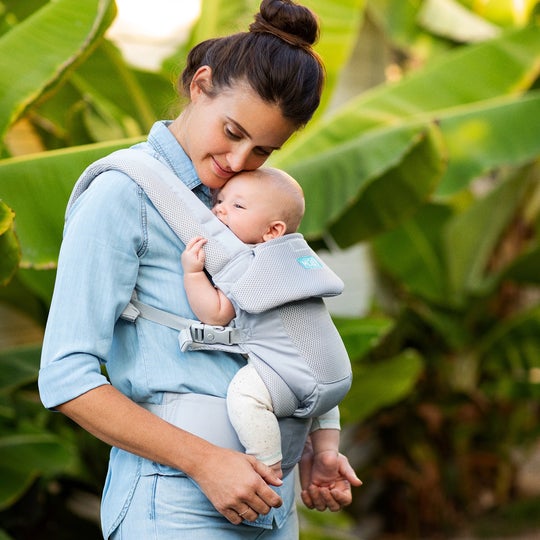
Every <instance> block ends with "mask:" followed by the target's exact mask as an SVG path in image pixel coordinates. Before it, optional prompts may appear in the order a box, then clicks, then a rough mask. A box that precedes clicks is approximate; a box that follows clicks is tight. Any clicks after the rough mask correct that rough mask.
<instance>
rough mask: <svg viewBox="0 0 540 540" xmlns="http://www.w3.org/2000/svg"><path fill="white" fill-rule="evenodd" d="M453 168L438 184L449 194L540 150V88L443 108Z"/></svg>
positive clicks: (441, 192)
mask: <svg viewBox="0 0 540 540" xmlns="http://www.w3.org/2000/svg"><path fill="white" fill-rule="evenodd" d="M440 128H441V131H442V133H443V137H444V140H445V144H446V148H447V151H448V168H447V170H446V172H445V174H444V175H443V178H442V179H441V182H440V184H439V186H438V188H437V195H439V196H441V197H444V196H447V195H451V194H453V193H455V192H457V191H459V190H460V189H462V188H464V187H466V186H467V185H468V184H469V183H470V181H471V180H472V179H474V178H477V177H478V176H481V175H483V174H485V173H488V172H490V171H491V170H493V169H495V168H497V167H500V166H502V165H505V166H516V165H522V164H524V163H526V162H528V161H530V160H532V159H534V158H535V157H536V156H538V155H540V91H538V90H535V91H531V92H528V93H527V94H525V95H524V96H523V97H521V98H515V97H512V96H504V97H501V98H497V99H492V100H486V101H482V102H480V103H477V104H472V105H468V106H464V107H457V108H456V109H454V110H452V111H444V112H441V115H440Z"/></svg>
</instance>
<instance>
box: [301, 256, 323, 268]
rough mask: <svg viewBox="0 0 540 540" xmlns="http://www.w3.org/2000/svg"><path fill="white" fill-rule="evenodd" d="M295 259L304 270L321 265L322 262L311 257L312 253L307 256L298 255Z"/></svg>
mask: <svg viewBox="0 0 540 540" xmlns="http://www.w3.org/2000/svg"><path fill="white" fill-rule="evenodd" d="M296 260H297V261H298V262H299V263H300V265H301V266H303V267H304V268H305V269H306V270H315V269H317V268H322V267H323V266H322V264H321V263H320V262H319V261H318V260H317V259H316V258H315V257H313V255H309V256H308V257H298V259H296Z"/></svg>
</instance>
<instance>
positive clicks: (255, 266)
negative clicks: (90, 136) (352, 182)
mask: <svg viewBox="0 0 540 540" xmlns="http://www.w3.org/2000/svg"><path fill="white" fill-rule="evenodd" d="M108 170H119V171H122V172H124V173H125V174H127V175H128V176H129V177H130V178H132V179H133V180H134V181H135V182H136V183H137V184H138V185H139V186H140V187H141V188H142V189H143V190H144V191H145V193H146V195H147V196H148V198H149V199H150V200H151V201H152V203H153V205H154V206H155V207H156V209H157V210H158V212H159V213H160V214H161V215H162V217H163V219H164V220H165V221H166V222H167V223H168V225H169V226H170V227H171V229H172V230H173V232H174V233H175V234H176V235H177V236H178V237H179V238H180V239H181V240H182V241H183V242H184V243H187V242H188V241H189V240H190V239H191V238H193V237H194V236H204V237H205V238H207V240H208V242H207V244H206V245H205V253H206V264H205V266H206V269H207V271H208V272H209V273H210V275H212V277H213V278H214V283H215V284H216V286H218V287H219V288H220V289H221V290H222V291H223V292H224V293H225V294H227V295H229V297H230V298H231V300H232V301H233V302H234V303H235V304H236V306H237V307H238V308H239V309H243V310H245V311H247V312H250V313H261V312H263V311H267V310H269V309H272V308H274V307H277V306H279V305H283V304H285V303H289V302H293V301H297V300H303V299H305V298H309V297H314V296H319V297H323V296H335V295H337V294H340V293H341V292H342V291H343V281H342V280H341V279H340V278H339V277H338V276H337V275H336V274H335V273H334V272H333V271H332V270H331V269H330V268H328V266H327V265H326V264H325V263H324V262H323V261H322V260H321V259H320V258H319V257H318V255H317V254H316V253H315V252H314V251H313V250H312V249H311V247H310V246H309V245H308V243H307V242H306V240H305V239H304V237H303V236H302V235H301V234H299V233H294V234H288V235H285V236H283V237H280V238H275V239H273V240H270V241H269V242H264V243H261V244H258V245H256V246H250V245H247V244H244V243H243V242H242V241H241V240H239V239H238V238H237V237H236V236H235V235H234V234H233V233H232V231H231V230H230V229H229V228H228V227H226V226H225V225H224V224H223V223H222V222H221V221H220V220H219V219H218V218H217V217H216V216H215V215H214V214H213V213H212V211H211V210H210V209H209V208H208V207H206V206H205V205H204V204H203V203H202V202H201V201H200V200H199V199H198V197H197V196H196V195H195V194H194V193H193V192H192V191H191V190H190V189H189V188H188V187H187V186H186V185H185V184H184V183H183V182H182V181H181V180H179V178H178V177H177V176H176V175H175V174H174V173H173V172H172V171H171V170H170V169H169V167H168V166H167V165H165V164H164V163H162V162H161V161H159V160H158V159H156V158H154V157H153V156H151V155H150V154H148V153H146V152H144V151H142V150H137V149H123V150H118V151H116V152H113V153H112V154H110V155H109V156H107V157H105V158H102V159H100V160H98V161H96V162H94V163H93V164H91V165H90V166H89V167H88V168H87V169H86V170H85V172H84V173H83V174H82V176H81V178H80V179H79V180H78V182H77V184H76V185H75V188H74V190H73V193H72V195H71V198H70V200H69V203H68V209H69V208H70V207H71V205H72V204H73V203H74V202H75V200H76V199H77V198H78V197H79V196H80V194H81V193H82V192H83V191H84V190H85V189H86V188H87V187H88V186H89V185H90V183H91V182H92V180H93V179H94V178H95V177H96V176H98V175H99V174H101V173H103V172H105V171H108Z"/></svg>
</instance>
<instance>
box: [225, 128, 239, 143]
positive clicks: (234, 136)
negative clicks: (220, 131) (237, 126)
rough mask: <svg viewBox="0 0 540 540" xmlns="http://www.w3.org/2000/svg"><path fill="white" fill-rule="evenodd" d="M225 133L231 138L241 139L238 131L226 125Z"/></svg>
mask: <svg viewBox="0 0 540 540" xmlns="http://www.w3.org/2000/svg"><path fill="white" fill-rule="evenodd" d="M225 135H227V137H229V139H233V140H234V141H238V140H239V139H241V136H240V135H239V134H238V133H235V132H234V131H232V130H231V129H230V128H229V127H225Z"/></svg>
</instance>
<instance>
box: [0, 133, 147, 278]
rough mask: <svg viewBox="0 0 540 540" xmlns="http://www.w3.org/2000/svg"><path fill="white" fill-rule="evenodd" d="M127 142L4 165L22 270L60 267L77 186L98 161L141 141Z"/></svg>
mask: <svg viewBox="0 0 540 540" xmlns="http://www.w3.org/2000/svg"><path fill="white" fill-rule="evenodd" d="M139 140H140V139H139V138H137V139H131V140H130V139H125V140H122V141H120V142H108V143H102V144H95V145H88V146H84V147H77V148H73V149H66V150H54V151H51V152H43V153H41V154H34V155H32V156H24V157H19V158H11V159H5V160H2V161H0V194H1V196H2V198H3V200H4V202H5V203H6V204H7V205H8V206H10V207H11V208H12V209H13V210H14V211H15V224H16V231H17V236H18V238H19V240H20V243H21V246H22V261H21V264H22V266H23V267H32V268H38V269H40V268H41V269H48V268H55V267H56V262H57V258H58V251H59V249H60V242H61V239H62V230H63V225H64V213H65V208H66V204H67V201H68V199H69V195H70V193H71V190H72V188H73V185H74V183H75V181H76V180H77V178H78V177H79V175H80V174H81V173H82V171H83V170H84V169H85V167H86V166H88V165H89V164H90V163H91V162H92V161H94V160H95V159H99V158H100V157H103V156H104V155H106V154H108V153H110V152H112V151H114V150H117V149H118V148H123V147H126V146H129V145H130V144H133V143H135V142H138V141H139Z"/></svg>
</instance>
